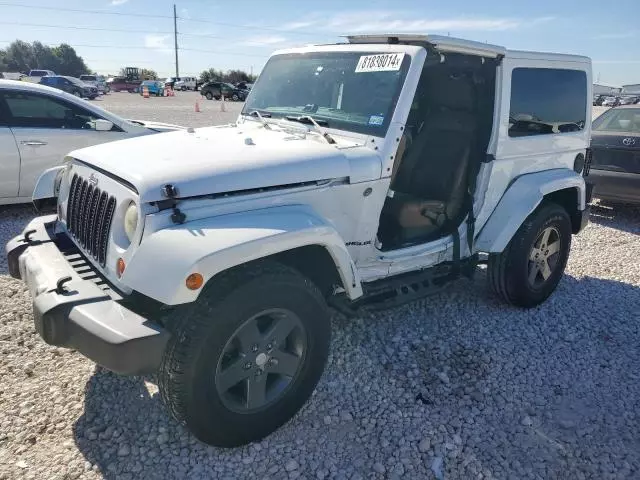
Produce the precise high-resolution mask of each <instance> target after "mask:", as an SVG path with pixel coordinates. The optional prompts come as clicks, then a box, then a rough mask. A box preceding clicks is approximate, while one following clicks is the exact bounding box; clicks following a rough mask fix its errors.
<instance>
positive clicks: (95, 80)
mask: <svg viewBox="0 0 640 480" xmlns="http://www.w3.org/2000/svg"><path fill="white" fill-rule="evenodd" d="M78 78H79V79H80V80H82V81H83V82H84V83H86V84H88V85H91V86H92V87H96V88H97V89H98V93H99V94H105V93H107V91H108V87H107V82H106V80H105V78H104V77H103V76H102V75H80V77H78Z"/></svg>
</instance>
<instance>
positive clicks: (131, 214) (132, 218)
mask: <svg viewBox="0 0 640 480" xmlns="http://www.w3.org/2000/svg"><path fill="white" fill-rule="evenodd" d="M137 229H138V207H137V206H136V204H135V203H133V202H131V203H130V204H129V206H128V207H127V211H126V212H125V213H124V233H126V234H127V238H128V239H129V241H130V242H131V241H132V240H133V236H134V235H135V234H136V230H137Z"/></svg>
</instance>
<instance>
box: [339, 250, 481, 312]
mask: <svg viewBox="0 0 640 480" xmlns="http://www.w3.org/2000/svg"><path fill="white" fill-rule="evenodd" d="M481 263H485V262H484V261H481V260H479V258H478V256H477V255H474V256H472V257H469V258H467V259H464V260H462V261H461V262H460V269H459V272H460V273H455V271H454V268H453V265H452V264H451V263H450V262H447V263H443V264H440V265H436V266H434V267H431V268H427V269H424V270H419V271H417V272H410V273H405V274H402V275H397V276H394V277H391V278H385V279H382V280H376V281H375V282H371V283H365V284H363V285H362V288H363V292H364V294H363V296H362V297H360V298H358V299H357V300H355V301H351V300H349V299H348V298H347V297H346V295H344V294H339V295H333V296H331V297H330V298H329V299H328V301H329V305H331V306H332V307H333V308H335V309H336V310H338V311H340V312H341V313H343V314H345V315H347V316H356V315H358V314H360V313H363V312H364V311H378V310H387V309H390V308H395V307H397V306H399V305H404V304H406V303H409V302H413V301H415V300H418V299H420V298H424V297H428V296H430V295H434V294H436V293H438V292H440V291H441V290H442V288H443V287H444V286H445V285H447V284H448V283H450V282H453V281H455V280H457V279H459V278H460V276H461V275H462V276H465V277H467V278H472V277H473V275H474V273H475V271H476V267H477V266H478V265H479V264H481Z"/></svg>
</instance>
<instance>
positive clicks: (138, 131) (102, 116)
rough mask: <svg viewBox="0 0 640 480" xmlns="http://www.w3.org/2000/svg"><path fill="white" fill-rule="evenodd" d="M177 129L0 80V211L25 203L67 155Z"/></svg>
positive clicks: (40, 87)
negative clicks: (41, 179) (40, 180)
mask: <svg viewBox="0 0 640 480" xmlns="http://www.w3.org/2000/svg"><path fill="white" fill-rule="evenodd" d="M179 128H181V127H178V126H176V125H169V124H162V123H156V122H142V121H137V120H125V119H123V118H120V117H118V116H116V115H114V114H112V113H110V112H107V111H106V110H103V109H101V108H99V107H97V106H95V105H94V104H92V103H89V102H86V101H84V100H81V99H80V98H78V97H76V96H74V95H72V94H69V93H66V92H64V91H61V90H58V89H54V88H51V87H48V86H44V85H41V84H40V85H39V84H33V83H26V82H18V81H13V80H0V168H1V171H2V175H0V205H5V204H9V203H25V202H30V201H31V194H32V193H33V189H34V187H35V184H36V180H37V179H38V177H39V176H40V174H41V173H42V172H44V171H45V170H46V169H47V168H50V167H53V166H55V165H60V164H61V163H62V161H63V159H64V157H65V155H66V154H67V153H69V152H70V151H71V150H74V149H76V148H80V147H86V146H89V145H95V144H98V143H104V142H110V141H113V140H121V139H123V138H128V137H135V136H140V135H146V134H150V133H158V132H166V131H170V130H176V129H179Z"/></svg>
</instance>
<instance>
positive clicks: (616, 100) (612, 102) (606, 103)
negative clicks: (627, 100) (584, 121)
mask: <svg viewBox="0 0 640 480" xmlns="http://www.w3.org/2000/svg"><path fill="white" fill-rule="evenodd" d="M618 105H620V97H607V98H605V99H604V100H603V101H602V106H603V107H617V106H618Z"/></svg>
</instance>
